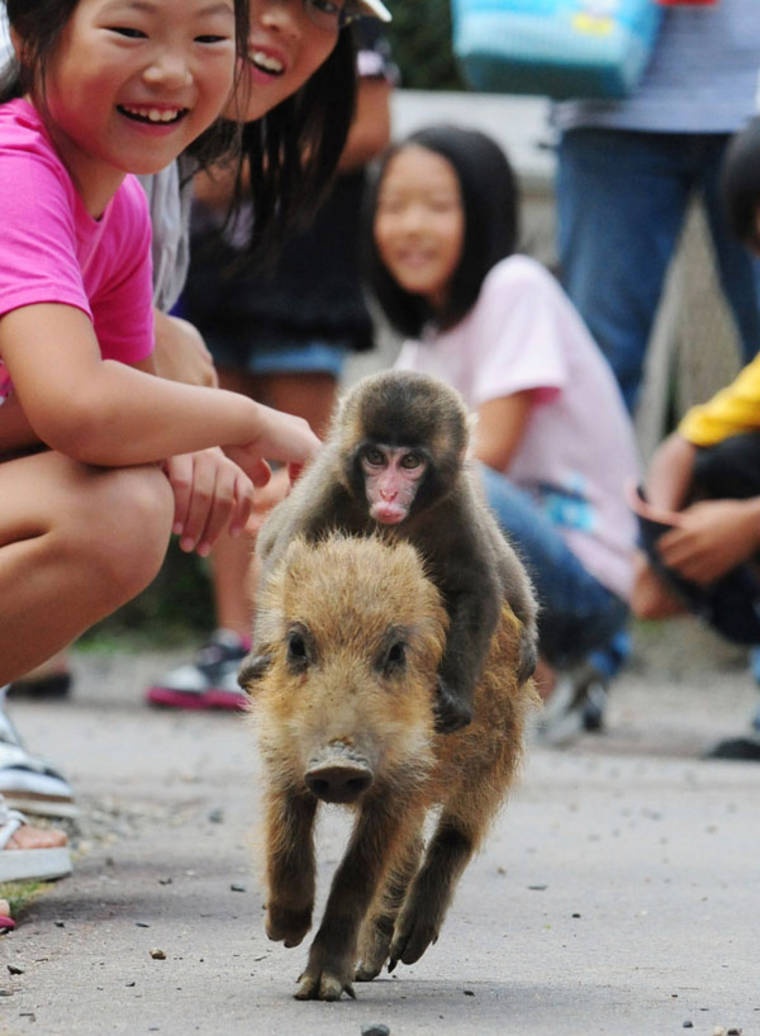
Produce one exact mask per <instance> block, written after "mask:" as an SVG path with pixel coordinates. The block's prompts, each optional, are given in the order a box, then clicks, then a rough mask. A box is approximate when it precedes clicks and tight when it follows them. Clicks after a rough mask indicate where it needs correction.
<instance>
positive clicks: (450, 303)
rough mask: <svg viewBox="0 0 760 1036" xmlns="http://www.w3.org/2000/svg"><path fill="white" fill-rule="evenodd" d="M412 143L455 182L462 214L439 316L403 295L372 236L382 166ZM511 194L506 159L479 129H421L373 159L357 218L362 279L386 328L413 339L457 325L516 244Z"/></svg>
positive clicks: (410, 295)
mask: <svg viewBox="0 0 760 1036" xmlns="http://www.w3.org/2000/svg"><path fill="white" fill-rule="evenodd" d="M410 145H416V146H418V147H423V148H426V149H427V150H428V151H433V152H435V153H436V154H438V155H441V157H442V158H445V159H446V160H447V161H448V162H449V163H450V164H451V166H452V167H453V169H454V172H455V173H456V176H457V179H458V181H459V188H460V191H461V195H462V209H463V212H464V242H463V245H462V254H461V256H460V259H459V263H458V265H457V268H456V270H455V271H454V275H453V277H452V279H451V284H450V286H449V292H448V298H447V299H446V302H445V303H444V306H443V308H442V309H440V310H435V311H434V310H433V309H432V308H431V306H430V305H429V303H428V302H427V301H426V300H425V299H424V298H422V296H421V295H416V294H413V293H411V292H408V291H405V290H404V289H403V288H402V287H401V286H400V285H399V284H398V282H397V281H396V280H395V279H394V278H393V277H392V276H391V275H390V273H389V272H388V270H387V268H386V267H385V265H384V264H383V262H382V260H381V258H380V255H379V253H378V250H377V245H376V244H375V238H374V221H375V214H376V212H377V202H378V196H379V194H380V190H381V187H382V182H383V178H384V175H385V171H386V169H387V168H388V163H389V162H390V161H391V159H392V158H393V157H394V156H395V155H397V154H398V153H399V151H401V150H402V149H403V148H404V147H408V146H410ZM518 203H519V198H518V188H517V180H516V177H515V174H514V172H513V170H512V167H511V165H510V164H509V161H508V159H507V157H506V155H505V154H504V152H503V151H502V150H501V148H500V147H499V146H498V145H497V144H496V142H495V141H494V140H492V139H491V138H490V137H488V136H486V135H485V134H484V133H481V132H480V131H479V130H472V129H462V128H460V127H458V126H450V125H440V126H429V127H427V128H425V129H421V130H418V131H417V132H415V133H412V134H410V135H409V136H408V137H405V138H404V140H402V141H399V142H398V143H396V144H394V145H392V146H391V148H390V149H389V150H388V151H386V152H385V154H384V156H383V158H382V159H381V162H380V165H379V168H378V170H377V172H376V175H375V176H374V178H373V180H372V182H371V183H370V186H369V188H368V191H367V195H366V198H365V206H364V219H363V232H362V238H363V246H364V247H363V251H364V256H363V258H364V266H365V274H366V276H367V280H368V282H369V286H370V288H371V289H372V291H373V293H374V294H375V296H376V298H377V301H378V302H379V303H380V306H381V307H382V309H383V311H384V312H385V315H386V316H387V318H388V320H389V321H390V323H391V324H392V325H393V327H394V328H395V329H396V330H397V331H399V332H400V333H401V334H402V335H405V336H407V337H413V338H416V337H418V336H419V334H420V332H421V331H422V329H423V327H424V325H425V324H426V323H427V322H428V321H430V320H434V321H435V323H436V325H437V327H439V328H440V329H441V330H445V329H447V328H450V327H453V326H454V325H455V324H458V323H459V321H460V320H461V319H462V317H464V316H465V314H466V313H467V312H468V311H469V310H470V309H471V308H472V306H473V305H474V304H475V301H476V299H477V297H478V295H479V293H480V288H481V285H482V284H483V281H484V279H485V277H486V274H487V273H488V271H489V270H490V269H491V267H492V266H494V265H495V264H496V263H497V262H498V261H499V260H500V259H504V258H505V257H506V256H508V255H512V253H513V252H514V250H515V247H516V244H517V238H518V233H519V228H518Z"/></svg>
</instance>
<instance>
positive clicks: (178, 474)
mask: <svg viewBox="0 0 760 1036" xmlns="http://www.w3.org/2000/svg"><path fill="white" fill-rule="evenodd" d="M164 470H165V471H166V475H167V478H168V479H169V482H170V483H171V486H172V490H173V491H174V530H173V531H174V532H175V533H176V534H177V535H178V536H179V538H180V539H179V545H180V547H181V549H182V550H184V551H187V552H188V553H189V552H191V551H193V550H194V551H195V552H196V553H197V554H199V555H200V556H201V557H206V556H207V555H208V554H209V553H210V551H211V548H212V547H213V545H214V543H215V542H216V540H217V539H218V537H219V535H220V534H221V533H222V532H223V531H224V529H227V531H228V532H229V534H230V535H231V536H238V535H240V533H241V532H242V531H243V530H244V528H245V524H246V522H247V521H248V518H249V515H250V513H251V508H252V506H253V484H252V481H251V479H250V478H249V477H248V475H247V474H246V473H245V472H244V471H243V470H241V468H240V467H239V466H238V465H237V464H236V463H234V461H232V460H230V459H229V458H228V457H226V456H225V455H224V453H223V451H222V450H221V449H219V448H218V447H213V448H212V449H208V450H201V451H199V452H198V453H185V454H182V455H181V456H177V457H171V458H169V460H168V461H167V462H166V464H165V466H164ZM267 477H268V476H267ZM266 481H267V478H264V483H266Z"/></svg>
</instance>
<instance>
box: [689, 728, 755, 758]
mask: <svg viewBox="0 0 760 1036" xmlns="http://www.w3.org/2000/svg"><path fill="white" fill-rule="evenodd" d="M703 758H705V759H734V760H736V761H737V762H747V763H760V737H753V736H752V735H751V734H750V735H748V736H747V737H731V738H728V739H727V740H725V741H719V742H718V743H717V745H713V747H712V748H711V749H709V751H707V752H705V754H704V757H703Z"/></svg>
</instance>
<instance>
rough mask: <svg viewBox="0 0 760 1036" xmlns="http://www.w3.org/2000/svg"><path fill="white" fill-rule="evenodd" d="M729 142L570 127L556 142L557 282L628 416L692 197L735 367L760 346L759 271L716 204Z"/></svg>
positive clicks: (715, 138) (707, 137) (702, 136)
mask: <svg viewBox="0 0 760 1036" xmlns="http://www.w3.org/2000/svg"><path fill="white" fill-rule="evenodd" d="M729 139H730V137H729V135H727V134H721V133H710V134H696V133H672V134H671V133H638V132H629V131H621V130H606V129H576V130H570V131H568V132H566V133H565V134H564V135H563V136H562V139H561V141H560V146H559V154H558V159H559V161H558V172H557V218H558V223H559V230H558V250H559V260H560V267H561V272H562V281H563V284H564V287H565V290H566V291H567V293H568V295H569V296H570V298H571V299H572V301H573V303H574V304H575V306H576V308H577V309H578V310H579V312H580V314H581V316H582V317H583V319H584V320H585V322H586V324H587V325H588V327H589V329H590V330H591V333H592V335H593V336H594V338H595V339H596V341H597V343H598V344H599V346H600V348H601V349H602V352H603V353H604V354H605V355H606V357H607V359H608V360H609V362H610V364H611V366H612V369H613V371H614V373H615V376H616V378H617V381H618V384H619V385H620V388H621V391H622V393H623V397H624V399H625V403H626V406H627V407H628V409H629V411H631V412H632V411H633V409H634V407H635V405H636V402H637V397H638V392H639V388H640V384H641V379H642V371H643V365H644V356H645V353H646V348H647V344H648V341H649V336H650V333H651V330H652V325H653V322H654V317H655V313H656V310H657V306H658V303H659V301H660V296H661V293H662V288H663V282H664V279H665V274H666V271H667V267H668V263H669V262H670V260H671V258H672V256H673V253H674V251H675V248H676V244H677V241H678V236H679V234H680V232H681V229H682V226H683V223H684V217H685V215H686V210H687V206H688V204H689V200H690V198H691V196H692V194H693V193H694V192H698V193H699V194H700V195H701V197H702V200H703V202H704V207H705V213H706V216H707V222H708V226H709V228H710V235H711V237H712V241H713V245H714V248H715V255H716V258H717V265H718V273H719V276H720V282H721V286H722V288H723V291H724V293H725V295H726V298H727V299H728V302H729V304H730V306H731V310H732V312H733V314H734V317H735V320H736V326H737V329H738V332H739V337H740V340H741V348H742V356H743V363H747V362H749V360H751V359H752V358H753V356H754V355H755V353H756V352H757V351H758V349H759V348H760V310H759V307H760V263H759V262H757V261H756V260H753V259H751V258H750V256H749V253H748V252H747V251H746V249H745V248H744V247H743V246H742V245H741V244H740V243H739V242H738V241H737V240H736V239H735V238H734V237H733V235H732V234H731V231H730V230H729V227H728V225H727V222H726V219H725V216H724V213H723V210H722V203H721V197H720V189H719V177H720V167H721V162H722V159H723V153H724V150H725V147H726V144H727V143H728V141H729Z"/></svg>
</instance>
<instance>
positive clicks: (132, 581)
mask: <svg viewBox="0 0 760 1036" xmlns="http://www.w3.org/2000/svg"><path fill="white" fill-rule="evenodd" d="M93 489H94V492H93V493H92V494H89V500H88V505H87V506H88V514H87V516H86V517H85V518H84V520H82V521H80V523H79V527H80V533H81V538H80V541H79V542H80V549H82V550H83V551H84V552H85V553H86V554H87V556H88V561H89V565H90V571H91V572H92V576H93V579H96V580H98V581H99V582H100V583H101V584H102V585H103V587H107V588H108V592H109V595H110V596H112V597H113V599H114V601H116V602H118V603H117V604H116V605H115V606H118V604H121V603H124V602H126V601H128V600H130V599H131V598H132V597H134V596H136V594H138V593H140V592H141V591H142V590H144V589H145V587H146V586H148V584H149V583H151V582H152V581H153V579H154V578H155V577H156V575H157V574H158V572H159V569H160V568H161V565H162V563H163V560H164V557H165V555H166V550H167V547H168V545H169V537H170V535H171V530H172V523H173V517H174V499H173V496H172V492H171V487H170V486H169V483H168V481H167V479H166V477H165V476H164V474H163V473H162V472H161V470H160V469H159V468H158V467H156V466H153V465H145V466H142V467H136V468H123V469H111V470H109V471H104V472H102V473H97V474H96V476H95V484H94V486H93Z"/></svg>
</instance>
